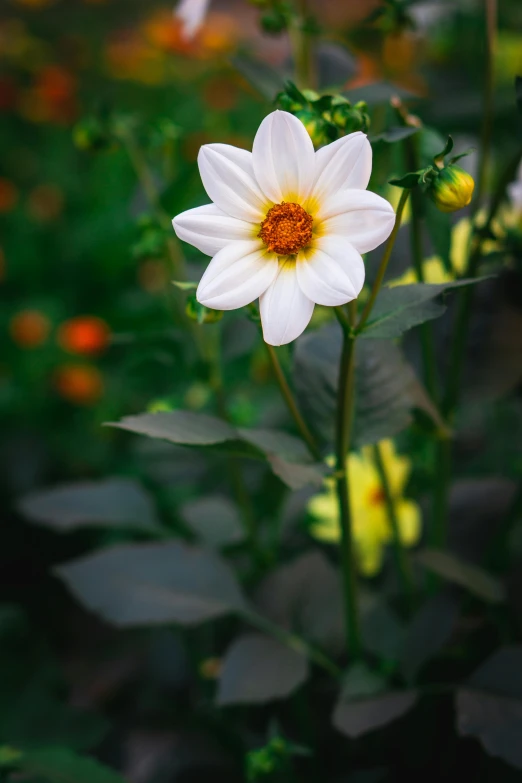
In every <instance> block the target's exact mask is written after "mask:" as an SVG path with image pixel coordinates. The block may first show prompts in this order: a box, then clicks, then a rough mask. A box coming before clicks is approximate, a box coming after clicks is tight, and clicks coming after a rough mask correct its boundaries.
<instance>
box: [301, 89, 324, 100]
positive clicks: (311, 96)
mask: <svg viewBox="0 0 522 783" xmlns="http://www.w3.org/2000/svg"><path fill="white" fill-rule="evenodd" d="M301 92H302V93H303V95H304V97H305V98H306V100H307V101H309V102H310V103H314V101H318V100H319V98H320V97H321V96H320V95H319V93H318V92H316V91H315V90H301Z"/></svg>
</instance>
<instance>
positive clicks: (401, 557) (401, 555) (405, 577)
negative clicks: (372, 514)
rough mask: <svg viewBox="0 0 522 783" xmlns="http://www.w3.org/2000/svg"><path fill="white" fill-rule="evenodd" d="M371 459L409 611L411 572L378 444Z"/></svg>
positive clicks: (412, 595)
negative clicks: (376, 474)
mask: <svg viewBox="0 0 522 783" xmlns="http://www.w3.org/2000/svg"><path fill="white" fill-rule="evenodd" d="M373 457H374V460H375V466H376V468H377V472H378V474H379V478H380V481H381V485H382V491H383V493H384V502H385V504H386V512H387V515H388V521H389V523H390V527H391V531H392V548H393V556H394V559H395V566H396V569H397V576H398V579H399V584H400V586H401V590H402V593H403V595H404V603H405V606H406V607H407V610H408V611H411V610H412V609H413V608H414V602H415V584H414V581H413V572H412V568H411V563H410V560H409V558H408V554H407V552H406V550H405V548H404V546H403V543H402V541H401V531H400V527H399V521H398V519H397V512H396V508H395V501H394V499H393V497H392V493H391V489H390V482H389V480H388V474H387V472H386V467H385V465H384V460H383V458H382V451H381V447H380V446H379V444H378V443H376V444H375V445H374V446H373Z"/></svg>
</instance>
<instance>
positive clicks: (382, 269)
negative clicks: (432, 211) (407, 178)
mask: <svg viewBox="0 0 522 783" xmlns="http://www.w3.org/2000/svg"><path fill="white" fill-rule="evenodd" d="M409 195H410V191H409V190H408V189H407V188H405V189H404V190H403V191H402V193H401V197H400V200H399V204H398V206H397V212H396V215H395V224H394V226H393V229H392V232H391V234H390V236H389V239H388V242H387V243H386V247H385V249H384V253H383V256H382V259H381V263H380V266H379V270H378V272H377V277H376V278H375V281H374V283H373V287H372V291H371V294H370V297H369V299H368V301H367V302H366V305H365V307H364V310H363V311H362V315H361V318H360V320H359V323H358V324H357V329H356V331H357V332H360V331H361V330H362V328H363V326H364V325H365V323H366V321H367V320H368V318H369V317H370V313H371V311H372V309H373V306H374V304H375V300H376V299H377V294H378V293H379V291H380V289H381V285H382V282H383V280H384V275H385V274H386V269H387V268H388V262H389V260H390V256H391V254H392V250H393V246H394V245H395V240H396V239H397V234H398V232H399V228H400V225H401V220H402V213H403V212H404V207H405V206H406V202H407V200H408V196H409Z"/></svg>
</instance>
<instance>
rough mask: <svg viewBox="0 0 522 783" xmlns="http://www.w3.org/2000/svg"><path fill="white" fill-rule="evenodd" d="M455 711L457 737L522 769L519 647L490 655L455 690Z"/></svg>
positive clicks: (521, 655)
mask: <svg viewBox="0 0 522 783" xmlns="http://www.w3.org/2000/svg"><path fill="white" fill-rule="evenodd" d="M456 710H457V726H458V730H459V733H460V734H463V735H465V736H471V737H476V738H477V739H479V740H480V741H481V743H482V745H483V746H484V748H485V750H486V751H487V752H488V753H490V754H491V755H492V756H498V757H499V758H501V759H503V760H504V761H506V762H507V763H508V764H512V765H513V766H514V767H517V768H518V769H522V749H521V747H522V746H521V744H520V736H521V732H522V646H520V645H514V646H512V647H504V648H501V649H500V650H497V652H495V653H493V655H492V656H491V657H490V658H488V659H487V660H486V661H485V662H484V663H483V664H482V666H480V667H479V668H478V669H477V670H476V671H475V672H474V673H473V674H472V675H471V677H470V678H469V679H468V681H467V682H466V684H465V686H464V687H463V688H461V689H460V690H459V691H458V693H457V697H456Z"/></svg>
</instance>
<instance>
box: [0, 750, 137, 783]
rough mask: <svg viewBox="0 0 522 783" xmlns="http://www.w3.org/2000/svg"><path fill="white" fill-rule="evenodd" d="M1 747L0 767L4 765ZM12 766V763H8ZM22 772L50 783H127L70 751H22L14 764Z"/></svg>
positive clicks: (93, 760) (107, 769)
mask: <svg viewBox="0 0 522 783" xmlns="http://www.w3.org/2000/svg"><path fill="white" fill-rule="evenodd" d="M2 750H4V751H5V749H3V748H0V765H1V763H2ZM6 764H7V765H8V766H11V764H9V762H6ZM14 766H16V769H17V770H20V771H21V772H24V773H28V774H30V775H37V776H38V777H39V778H42V779H43V780H45V781H48V783H125V779H124V778H123V777H122V776H121V775H120V774H118V773H117V772H116V771H114V770H112V769H110V768H109V767H106V766H104V765H102V764H100V762H98V761H96V760H95V759H93V758H90V757H89V756H79V755H77V754H76V753H74V752H73V751H72V750H69V749H68V748H60V747H56V748H53V747H51V748H40V749H37V750H23V751H21V752H20V755H19V756H18V757H17V758H16V760H15V761H14Z"/></svg>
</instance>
